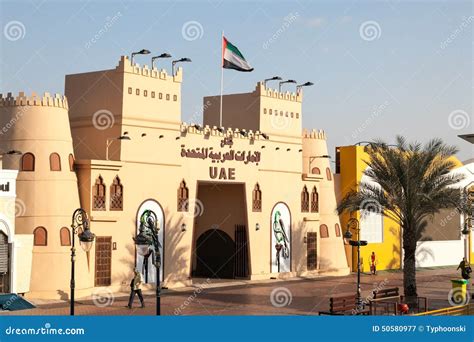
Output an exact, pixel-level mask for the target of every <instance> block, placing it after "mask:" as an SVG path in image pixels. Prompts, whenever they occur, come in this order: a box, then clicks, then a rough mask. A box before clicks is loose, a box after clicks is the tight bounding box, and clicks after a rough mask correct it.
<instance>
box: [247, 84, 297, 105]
mask: <svg viewBox="0 0 474 342" xmlns="http://www.w3.org/2000/svg"><path fill="white" fill-rule="evenodd" d="M255 93H256V94H257V95H259V96H266V97H272V98H275V99H280V100H286V101H293V102H302V101H303V93H302V91H299V92H297V93H293V92H289V91H286V92H279V91H278V90H276V89H272V88H267V87H266V86H265V85H264V83H263V82H258V83H257V86H256V87H255Z"/></svg>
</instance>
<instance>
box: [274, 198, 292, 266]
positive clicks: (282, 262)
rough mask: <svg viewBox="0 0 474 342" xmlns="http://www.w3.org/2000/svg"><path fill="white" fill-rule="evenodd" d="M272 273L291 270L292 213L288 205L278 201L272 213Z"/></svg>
mask: <svg viewBox="0 0 474 342" xmlns="http://www.w3.org/2000/svg"><path fill="white" fill-rule="evenodd" d="M270 220H271V227H272V229H271V231H272V239H271V244H272V245H271V246H270V248H271V251H272V268H271V271H272V273H279V272H290V271H291V214H290V209H289V208H288V206H287V205H286V204H285V203H283V202H279V203H277V204H276V205H275V206H274V207H273V210H272V214H271V218H270Z"/></svg>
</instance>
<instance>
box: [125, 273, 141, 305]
mask: <svg viewBox="0 0 474 342" xmlns="http://www.w3.org/2000/svg"><path fill="white" fill-rule="evenodd" d="M141 284H142V275H141V273H140V272H138V271H137V270H135V272H134V277H133V279H132V281H131V282H130V298H129V300H128V305H127V307H128V308H129V309H131V308H132V304H133V300H134V299H135V294H137V295H138V298H139V299H140V303H141V305H142V308H144V307H145V302H144V300H143V295H142V290H141V288H140V286H141Z"/></svg>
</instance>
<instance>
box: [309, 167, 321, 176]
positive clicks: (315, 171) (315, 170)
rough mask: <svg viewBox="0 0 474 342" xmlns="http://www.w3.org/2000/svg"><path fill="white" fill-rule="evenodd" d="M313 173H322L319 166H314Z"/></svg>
mask: <svg viewBox="0 0 474 342" xmlns="http://www.w3.org/2000/svg"><path fill="white" fill-rule="evenodd" d="M311 173H314V174H315V175H320V174H321V170H320V169H319V167H313V169H312V170H311Z"/></svg>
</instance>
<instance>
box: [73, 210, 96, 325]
mask: <svg viewBox="0 0 474 342" xmlns="http://www.w3.org/2000/svg"><path fill="white" fill-rule="evenodd" d="M79 229H81V232H79ZM76 234H77V235H78V238H79V242H80V244H81V247H82V249H83V250H84V251H85V252H89V251H90V250H91V248H92V244H93V243H94V239H95V235H94V234H93V233H92V232H91V230H90V228H89V217H88V216H87V213H86V212H85V210H84V209H82V208H79V209H76V210H75V211H74V213H73V214H72V223H71V235H72V246H71V308H70V312H71V316H74V290H75V288H76V283H75V281H76V280H75V263H76V239H75V236H76Z"/></svg>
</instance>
